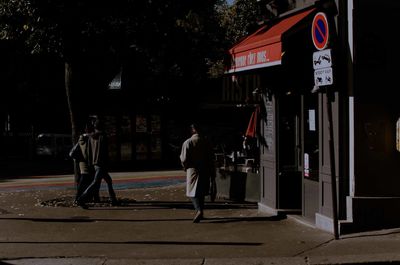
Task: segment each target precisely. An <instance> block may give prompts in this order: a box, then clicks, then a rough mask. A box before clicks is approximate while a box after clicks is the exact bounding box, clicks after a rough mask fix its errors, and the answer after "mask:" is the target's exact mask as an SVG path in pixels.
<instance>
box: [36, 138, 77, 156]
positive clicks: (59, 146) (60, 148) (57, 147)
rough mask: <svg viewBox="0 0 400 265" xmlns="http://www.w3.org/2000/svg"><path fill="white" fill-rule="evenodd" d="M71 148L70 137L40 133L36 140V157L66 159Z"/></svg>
mask: <svg viewBox="0 0 400 265" xmlns="http://www.w3.org/2000/svg"><path fill="white" fill-rule="evenodd" d="M71 148H72V140H71V135H69V134H58V133H41V134H39V135H38V136H37V138H36V155H37V156H43V157H52V158H61V159H67V158H68V153H69V151H70V150H71Z"/></svg>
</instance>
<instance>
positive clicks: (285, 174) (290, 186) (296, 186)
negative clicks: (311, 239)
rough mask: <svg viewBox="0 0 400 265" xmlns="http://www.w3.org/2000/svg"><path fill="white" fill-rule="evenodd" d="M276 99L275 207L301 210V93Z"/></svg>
mask: <svg viewBox="0 0 400 265" xmlns="http://www.w3.org/2000/svg"><path fill="white" fill-rule="evenodd" d="M278 103H279V104H278V108H277V110H278V121H279V122H278V128H277V132H278V134H277V145H278V146H277V147H278V148H277V151H278V152H277V157H278V163H277V164H278V170H277V173H278V176H277V182H278V183H277V187H278V189H277V191H278V194H277V195H278V208H279V209H281V210H285V211H301V202H302V199H301V193H302V185H301V183H302V180H301V176H302V159H301V154H302V150H301V123H300V121H301V96H300V95H295V94H291V93H286V94H284V95H281V96H280V97H279V102H278Z"/></svg>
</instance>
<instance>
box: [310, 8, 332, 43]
mask: <svg viewBox="0 0 400 265" xmlns="http://www.w3.org/2000/svg"><path fill="white" fill-rule="evenodd" d="M311 35H312V40H313V43H314V46H315V48H317V49H318V50H323V49H325V48H326V45H327V44H328V39H329V26H328V19H327V18H326V15H325V14H324V13H322V12H319V13H317V14H315V16H314V19H313V22H312V27H311Z"/></svg>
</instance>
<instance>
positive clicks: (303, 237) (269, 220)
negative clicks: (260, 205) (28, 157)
mask: <svg viewBox="0 0 400 265" xmlns="http://www.w3.org/2000/svg"><path fill="white" fill-rule="evenodd" d="M1 184H2V182H0V186H1ZM184 188H185V187H184V184H175V185H172V186H168V187H161V188H157V187H153V188H139V189H126V190H117V195H118V197H119V198H120V199H121V206H109V205H107V204H106V203H102V204H99V205H89V206H90V207H89V209H88V210H84V209H81V208H77V207H72V205H71V202H72V200H73V195H74V191H73V190H70V189H54V190H45V191H44V190H32V191H19V192H3V193H0V260H2V262H1V261H0V265H1V264H42V265H43V264H55V265H58V264H60V265H61V264H63V265H64V264H107V265H109V264H120V265H124V264H148V265H153V264H157V265H158V264H160V265H161V264H163V265H164V264H171V265H172V264H184V265H186V264H193V265H197V264H198V265H200V264H207V265H209V264H221V265H224V264H232V265H234V264H244V265H256V264H260V265H261V264H367V263H368V264H386V263H387V262H392V263H390V264H400V230H396V229H393V230H382V231H375V232H371V233H363V234H354V235H348V236H346V237H343V238H341V239H340V240H334V238H333V235H331V234H329V233H326V232H324V231H321V230H318V229H315V228H313V227H310V226H308V225H305V224H303V223H301V222H299V221H297V220H296V218H293V217H292V216H288V217H285V216H282V217H279V216H270V215H265V214H262V213H259V212H258V210H257V205H256V204H253V203H234V202H229V201H225V200H222V199H219V200H217V201H216V202H214V203H207V210H206V211H205V220H203V221H202V222H200V223H199V224H193V223H192V218H193V214H194V211H193V210H192V205H191V203H190V201H189V200H188V199H187V198H186V197H185V192H184ZM101 195H103V196H106V195H107V194H106V193H102V194H101ZM103 199H104V200H105V198H103Z"/></svg>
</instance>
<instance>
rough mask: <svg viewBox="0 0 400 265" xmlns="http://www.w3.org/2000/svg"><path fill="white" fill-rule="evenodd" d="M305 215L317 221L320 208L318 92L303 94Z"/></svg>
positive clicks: (308, 218) (306, 217) (310, 219)
mask: <svg viewBox="0 0 400 265" xmlns="http://www.w3.org/2000/svg"><path fill="white" fill-rule="evenodd" d="M302 110H303V113H302V127H303V129H302V132H303V137H302V138H303V148H302V149H303V150H304V152H303V165H304V166H303V208H302V213H303V217H304V218H305V219H306V220H307V221H309V222H310V223H313V224H314V223H315V213H317V212H318V210H319V204H318V201H319V164H320V163H319V159H320V158H319V155H320V152H319V122H318V117H319V116H318V113H319V111H318V94H317V93H315V94H307V95H304V96H302Z"/></svg>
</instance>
